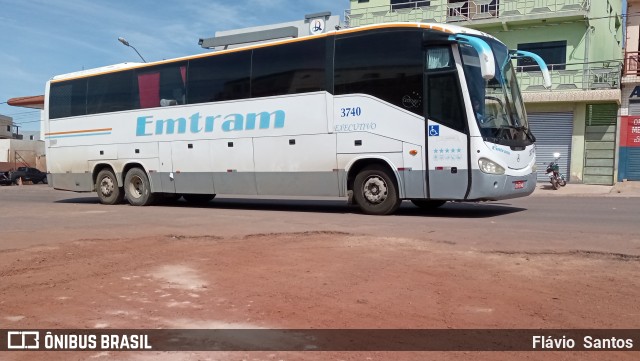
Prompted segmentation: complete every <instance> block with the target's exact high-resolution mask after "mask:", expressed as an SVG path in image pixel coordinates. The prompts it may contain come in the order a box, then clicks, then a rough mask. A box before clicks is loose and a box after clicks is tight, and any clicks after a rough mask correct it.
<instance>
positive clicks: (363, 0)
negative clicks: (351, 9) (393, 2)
mask: <svg viewBox="0 0 640 361" xmlns="http://www.w3.org/2000/svg"><path fill="white" fill-rule="evenodd" d="M368 2H369V0H358V4H362V3H368Z"/></svg>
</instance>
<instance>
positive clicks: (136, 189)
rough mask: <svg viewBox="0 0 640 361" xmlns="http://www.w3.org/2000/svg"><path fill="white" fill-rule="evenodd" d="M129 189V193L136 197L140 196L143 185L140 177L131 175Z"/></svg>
mask: <svg viewBox="0 0 640 361" xmlns="http://www.w3.org/2000/svg"><path fill="white" fill-rule="evenodd" d="M129 191H130V193H131V195H132V196H134V197H136V198H140V197H141V196H142V193H143V192H144V186H143V184H142V179H140V177H132V179H131V182H130V183H129Z"/></svg>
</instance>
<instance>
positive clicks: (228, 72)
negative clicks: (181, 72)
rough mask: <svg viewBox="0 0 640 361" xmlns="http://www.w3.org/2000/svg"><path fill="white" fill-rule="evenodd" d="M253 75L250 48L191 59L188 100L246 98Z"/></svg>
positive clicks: (213, 100)
mask: <svg viewBox="0 0 640 361" xmlns="http://www.w3.org/2000/svg"><path fill="white" fill-rule="evenodd" d="M250 76H251V51H242V52H238V53H230V54H222V55H216V56H210V57H205V58H200V59H193V60H190V61H189V74H188V78H189V81H188V82H187V88H188V89H187V97H188V99H187V102H188V103H189V104H197V103H207V102H216V101H223V100H236V99H246V98H249V96H250V95H251V94H250V93H249V78H250Z"/></svg>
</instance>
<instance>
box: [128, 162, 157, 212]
mask: <svg viewBox="0 0 640 361" xmlns="http://www.w3.org/2000/svg"><path fill="white" fill-rule="evenodd" d="M124 194H125V196H126V197H127V200H128V201H129V203H130V204H131V205H132V206H149V205H151V204H153V201H154V199H155V197H154V195H153V193H151V183H149V177H147V173H146V172H145V171H144V170H142V169H140V168H132V169H131V170H129V171H128V172H127V175H126V176H125V177H124Z"/></svg>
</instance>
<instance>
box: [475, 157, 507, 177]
mask: <svg viewBox="0 0 640 361" xmlns="http://www.w3.org/2000/svg"><path fill="white" fill-rule="evenodd" d="M478 165H479V166H480V170H481V171H482V172H484V173H487V174H498V175H501V174H504V168H502V167H501V166H500V165H499V164H497V163H496V162H494V161H491V160H489V159H487V158H480V160H478Z"/></svg>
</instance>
